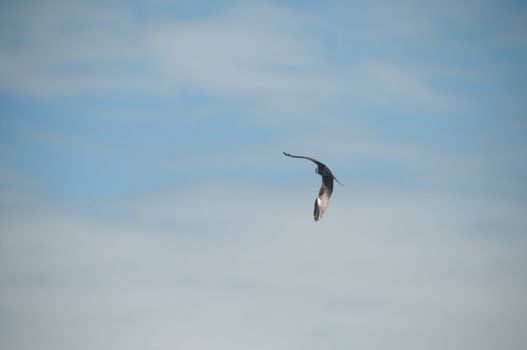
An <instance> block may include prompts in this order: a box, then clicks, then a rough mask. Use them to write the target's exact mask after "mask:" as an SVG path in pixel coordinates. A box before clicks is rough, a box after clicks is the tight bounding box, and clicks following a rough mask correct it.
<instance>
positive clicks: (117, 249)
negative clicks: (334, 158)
mask: <svg viewBox="0 0 527 350" xmlns="http://www.w3.org/2000/svg"><path fill="white" fill-rule="evenodd" d="M315 192H316V189H313V191H309V189H308V190H307V191H306V190H305V189H303V190H302V191H300V190H294V191H291V190H284V189H281V188H255V187H252V186H242V187H237V186H234V185H233V186H230V185H225V184H224V185H222V186H215V185H209V186H203V187H201V188H197V187H196V188H191V189H190V188H189V189H186V190H184V191H179V190H177V189H175V190H174V191H169V192H165V193H158V194H155V195H154V194H153V195H148V196H143V197H139V198H135V199H133V198H129V199H128V200H127V201H126V202H120V203H115V202H114V203H109V202H101V203H99V206H100V209H101V210H104V211H106V212H107V213H109V212H114V213H117V214H118V215H117V216H116V217H115V218H114V219H109V218H106V219H101V218H99V219H97V218H95V217H89V216H85V215H81V216H79V215H77V214H73V211H72V210H71V209H70V210H69V213H68V212H66V211H64V210H63V209H61V210H59V211H54V210H52V209H51V208H50V207H48V208H47V209H46V210H40V211H36V212H35V211H15V212H9V213H5V214H4V215H2V216H3V217H2V224H1V225H2V230H1V231H2V245H1V248H0V249H1V254H0V257H1V258H0V259H1V264H0V266H1V267H0V274H1V276H2V277H1V278H2V280H3V281H4V283H3V284H2V287H1V289H0V293H1V298H0V302H1V303H2V310H4V311H3V312H2V316H0V317H1V322H2V324H3V325H4V326H3V327H2V330H0V342H1V343H2V344H3V345H9V347H10V348H11V349H22V348H32V347H35V346H38V347H39V348H41V349H48V348H49V349H51V348H53V349H57V348H59V349H60V348H68V349H72V348H73V349H92V348H95V347H96V348H102V349H105V348H108V349H110V348H111V349H131V348H132V349H133V348H145V347H148V348H153V349H157V348H159V349H161V348H167V347H176V348H189V349H223V348H225V349H246V348H248V347H249V348H256V349H259V348H262V349H263V348H267V349H268V348H274V349H290V348H303V349H317V348H324V347H326V348H327V347H331V348H334V349H348V348H350V347H367V346H368V347H370V348H373V349H387V348H393V347H397V348H399V347H401V348H402V347H404V348H407V349H422V348H423V347H427V348H432V349H444V348H449V349H493V348H495V347H496V345H497V344H499V346H500V347H501V348H503V349H514V348H517V347H518V345H521V344H525V342H526V341H527V339H526V338H525V336H524V332H523V327H522V326H521V325H522V324H523V323H524V322H525V318H526V314H525V313H524V310H525V302H524V300H523V299H524V298H523V295H524V294H525V292H526V291H527V290H526V289H527V281H526V280H525V278H524V277H523V271H524V270H525V267H526V263H527V262H526V261H525V256H524V252H523V248H522V247H524V246H525V243H526V242H525V239H524V237H523V235H522V232H523V229H524V228H525V225H526V222H525V218H524V215H523V212H524V211H525V207H524V205H523V204H521V203H515V202H503V201H497V200H496V199H495V198H484V197H478V198H473V197H469V196H464V195H455V196H454V195H445V194H442V195H439V194H437V193H432V192H429V193H414V192H407V191H394V190H392V189H386V188H385V189H371V188H370V189H367V188H363V189H361V190H358V189H356V188H353V187H351V188H348V187H346V188H343V189H341V188H339V189H338V191H335V194H334V196H333V198H332V202H331V204H330V208H329V209H328V212H327V213H326V214H327V215H326V217H325V218H324V220H323V221H321V222H319V223H314V222H313V221H312V218H311V206H312V201H313V196H314V194H315ZM69 207H70V208H71V207H72V206H69ZM522 310H523V311H522Z"/></svg>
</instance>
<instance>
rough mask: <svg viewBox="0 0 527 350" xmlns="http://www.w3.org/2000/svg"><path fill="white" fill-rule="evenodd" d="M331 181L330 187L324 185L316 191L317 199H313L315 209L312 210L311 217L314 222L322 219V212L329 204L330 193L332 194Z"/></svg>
mask: <svg viewBox="0 0 527 350" xmlns="http://www.w3.org/2000/svg"><path fill="white" fill-rule="evenodd" d="M332 188H333V181H332V183H331V187H330V188H329V187H326V186H325V185H324V184H322V186H320V190H319V191H318V196H317V199H315V209H314V210H313V217H314V218H315V221H318V220H320V219H321V218H322V215H324V212H325V211H326V208H327V207H328V204H329V198H330V197H331V193H332V192H333V189H332Z"/></svg>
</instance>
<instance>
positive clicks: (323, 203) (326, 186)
mask: <svg viewBox="0 0 527 350" xmlns="http://www.w3.org/2000/svg"><path fill="white" fill-rule="evenodd" d="M282 153H283V154H284V155H285V156H288V157H292V158H302V159H307V160H310V161H312V162H313V163H315V164H316V165H317V167H316V168H315V172H316V173H317V174H319V175H320V176H322V184H321V186H320V190H319V191H318V196H317V198H316V199H315V208H314V209H313V217H314V219H315V221H318V220H320V219H321V218H322V215H324V212H325V211H326V208H327V207H328V204H329V198H330V197H331V193H333V180H335V181H337V182H338V183H339V185H341V186H343V187H344V185H343V184H341V183H340V181H339V180H337V178H336V177H335V176H334V175H333V173H332V172H331V170H329V168H328V167H327V166H326V165H325V164H324V163H322V162H319V161H318V160H316V159H314V158H311V157H305V156H295V155H292V154H289V153H286V152H282Z"/></svg>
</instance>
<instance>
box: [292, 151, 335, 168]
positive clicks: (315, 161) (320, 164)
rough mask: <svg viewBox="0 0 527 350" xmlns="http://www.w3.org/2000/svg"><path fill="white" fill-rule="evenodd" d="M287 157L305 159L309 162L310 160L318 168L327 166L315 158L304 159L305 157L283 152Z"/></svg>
mask: <svg viewBox="0 0 527 350" xmlns="http://www.w3.org/2000/svg"><path fill="white" fill-rule="evenodd" d="M282 153H283V154H284V155H285V156H288V157H292V158H303V159H307V160H310V161H312V162H313V163H315V164H316V165H318V166H325V165H324V163H321V162H319V161H318V160H316V159H314V158H311V157H304V156H295V155H292V154H290V153H286V152H282Z"/></svg>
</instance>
